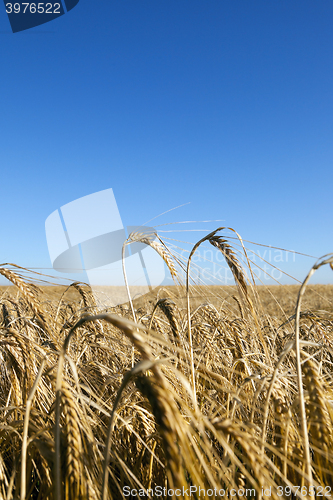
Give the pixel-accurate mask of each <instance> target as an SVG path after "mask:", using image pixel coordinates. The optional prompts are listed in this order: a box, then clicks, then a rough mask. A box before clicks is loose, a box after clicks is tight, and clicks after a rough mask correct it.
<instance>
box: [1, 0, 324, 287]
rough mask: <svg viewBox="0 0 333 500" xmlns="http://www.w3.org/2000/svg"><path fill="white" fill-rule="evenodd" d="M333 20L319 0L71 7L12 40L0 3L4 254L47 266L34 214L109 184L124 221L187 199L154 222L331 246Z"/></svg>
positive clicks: (147, 0)
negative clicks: (189, 222)
mask: <svg viewBox="0 0 333 500" xmlns="http://www.w3.org/2000/svg"><path fill="white" fill-rule="evenodd" d="M332 26H333V3H332V1H331V0H320V1H314V0H311V1H310V0H292V1H290V0H288V1H287V0H264V1H262V0H252V1H248V0H112V1H111V0H99V1H98V2H96V1H93V0H80V2H79V4H78V5H77V6H76V7H75V8H74V9H73V10H72V11H70V12H69V13H67V14H66V15H64V16H62V17H60V18H59V19H56V20H54V21H52V22H50V23H48V24H45V25H42V26H39V27H37V28H34V29H31V30H28V31H25V32H20V33H16V34H12V33H11V31H10V25H9V21H8V19H7V16H6V12H5V8H4V6H0V41H1V49H0V64H1V79H0V91H1V92H0V95H1V99H0V103H1V110H0V111H1V112H0V130H1V147H0V168H1V196H0V207H1V214H2V217H1V222H2V223H1V226H2V230H1V235H2V237H1V244H0V261H1V263H4V262H14V263H16V264H19V265H22V266H29V267H40V268H44V267H50V266H51V262H50V258H49V254H48V248H47V244H46V238H45V220H46V218H47V217H48V216H49V215H50V214H51V213H52V212H53V211H54V210H56V209H57V208H59V207H60V206H62V205H64V204H66V203H69V202H71V201H73V200H75V199H77V198H80V197H83V196H85V195H88V194H91V193H94V192H97V191H100V190H104V189H107V188H112V189H113V191H114V194H115V197H116V199H117V203H118V207H119V211H120V214H121V217H122V221H123V223H124V225H139V224H142V223H144V222H145V221H147V220H149V219H151V218H153V217H155V216H156V215H158V214H159V213H162V212H164V211H166V210H168V209H170V208H172V207H175V206H178V205H181V204H184V203H187V202H191V204H190V205H186V206H185V207H183V208H180V209H178V210H176V211H174V212H171V213H169V214H166V215H164V216H163V217H161V218H159V219H157V220H156V221H154V223H156V224H158V223H161V224H162V223H166V222H172V221H181V220H206V219H223V220H224V221H225V222H223V223H216V224H215V223H213V224H206V225H197V227H199V228H200V227H207V229H208V230H210V229H213V228H214V227H215V226H218V225H219V224H221V225H227V226H230V227H233V228H234V229H236V230H237V231H238V232H239V233H240V234H241V235H242V236H243V237H244V238H245V239H249V240H252V241H255V242H259V243H265V244H268V245H273V246H278V247H283V248H289V249H293V250H297V251H299V252H304V253H306V254H310V255H313V256H318V257H319V256H321V255H323V254H326V253H329V252H333V238H332V208H333V204H332V187H333V182H332V181H333V173H332V167H333V28H332ZM191 227H194V226H193V225H192V226H191ZM162 229H163V228H162ZM177 229H179V227H177ZM161 234H162V233H161ZM202 235H203V233H184V234H183V235H182V236H181V237H182V238H183V239H186V240H187V241H192V242H195V241H196V240H197V239H199V237H200V236H202ZM178 236H179V234H178ZM313 263H314V260H311V259H305V258H302V259H299V260H297V262H295V263H294V264H293V266H291V265H290V264H288V265H287V270H288V272H291V274H294V275H295V276H297V277H298V278H299V279H302V278H303V277H305V275H306V274H307V272H308V269H309V268H310V267H311V265H312V264H313ZM288 266H289V267H288ZM332 277H333V273H332V271H330V270H329V269H328V268H326V269H325V271H322V272H320V273H319V274H318V277H317V278H315V279H314V282H315V281H321V282H332Z"/></svg>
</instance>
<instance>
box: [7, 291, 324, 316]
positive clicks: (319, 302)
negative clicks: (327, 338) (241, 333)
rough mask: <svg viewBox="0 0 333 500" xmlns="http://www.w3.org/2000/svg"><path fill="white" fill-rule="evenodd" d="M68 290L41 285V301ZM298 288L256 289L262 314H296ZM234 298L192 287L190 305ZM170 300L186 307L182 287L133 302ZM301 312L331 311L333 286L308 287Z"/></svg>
mask: <svg viewBox="0 0 333 500" xmlns="http://www.w3.org/2000/svg"><path fill="white" fill-rule="evenodd" d="M114 288H115V292H114V293H115V295H117V289H121V292H122V293H125V292H124V289H123V288H121V287H114ZM66 289H67V287H65V286H44V287H41V290H42V292H43V293H42V297H43V300H46V301H47V300H55V301H57V300H59V299H60V297H61V296H62V294H63V293H64V292H65V290H66ZM299 289H300V285H271V286H265V287H264V286H258V287H256V291H257V293H258V296H259V298H260V303H261V305H262V307H263V311H262V312H264V313H265V314H268V315H274V316H278V317H281V316H285V315H287V316H290V315H292V314H294V312H295V305H296V300H297V295H298V292H299ZM131 292H132V297H135V296H136V295H137V294H141V293H142V290H141V288H140V287H132V288H131ZM3 293H9V294H10V295H12V296H15V295H17V293H18V291H17V288H15V287H14V286H7V287H6V286H1V287H0V294H3ZM234 295H236V296H239V294H238V290H237V287H236V286H205V287H195V289H194V290H193V289H192V290H191V304H192V307H197V306H198V305H200V304H201V303H202V302H203V301H204V300H205V301H207V302H209V303H211V304H213V305H214V306H215V307H217V308H220V307H228V308H230V309H231V310H234V311H236V310H237V305H236V302H235V300H234V299H233V298H232V297H233V296H234ZM165 297H169V298H171V299H174V300H176V301H177V303H178V304H179V305H181V306H182V307H186V295H185V290H184V288H182V287H177V286H166V287H156V288H154V290H153V291H152V292H150V293H148V294H145V295H143V296H142V297H140V298H138V299H134V304H135V306H136V307H137V308H142V307H146V306H147V304H149V303H150V304H153V303H155V302H156V300H157V298H165ZM65 300H66V301H69V302H71V301H73V302H76V303H79V302H80V300H81V296H80V294H79V293H78V292H77V290H75V288H70V289H69V290H68V291H67V292H66V294H65ZM302 304H303V306H302V309H303V310H307V309H309V310H315V311H320V310H322V311H328V312H333V285H309V286H308V287H307V289H306V292H305V294H304V296H303V300H302Z"/></svg>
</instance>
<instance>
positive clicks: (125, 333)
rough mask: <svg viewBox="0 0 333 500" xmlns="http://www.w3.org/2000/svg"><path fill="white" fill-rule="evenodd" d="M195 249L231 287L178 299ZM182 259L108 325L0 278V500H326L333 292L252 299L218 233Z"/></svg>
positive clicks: (198, 290)
mask: <svg viewBox="0 0 333 500" xmlns="http://www.w3.org/2000/svg"><path fill="white" fill-rule="evenodd" d="M220 229H221V228H220ZM134 237H135V241H137V240H138V239H140V234H139V235H138V234H137V233H136V234H135V236H134ZM144 239H145V240H146V241H144V242H145V243H146V244H149V245H151V246H153V247H154V248H155V250H156V251H157V252H158V253H159V254H160V256H161V258H163V260H164V262H165V263H166V264H167V265H168V267H169V270H170V272H171V274H172V275H173V277H174V278H177V274H178V272H179V271H178V270H177V267H176V264H177V259H175V258H174V256H173V254H172V252H170V251H169V250H168V247H167V246H165V245H162V243H161V242H158V243H154V244H153V245H152V242H151V240H149V238H147V237H146V236H145V237H144ZM204 240H205V241H206V242H207V241H208V242H209V243H210V244H211V245H213V246H214V247H215V248H217V250H218V251H220V252H222V254H223V255H224V257H225V259H226V262H227V264H228V266H229V268H230V270H231V272H232V274H233V277H234V281H235V285H234V286H230V287H219V286H209V287H208V286H196V285H195V284H190V281H189V275H190V261H191V257H192V255H193V253H194V252H195V251H196V249H197V248H198V246H199V245H200V244H201V243H202V242H203V241H204ZM142 241H143V238H142ZM192 252H193V253H191V254H190V256H189V259H188V262H187V263H186V265H187V270H186V272H187V274H186V277H187V283H186V282H185V283H181V282H179V283H178V284H175V285H174V286H170V287H160V288H156V289H155V290H153V291H152V292H150V294H149V295H147V296H144V297H141V298H139V299H137V300H134V301H132V300H129V301H128V303H126V304H123V305H120V306H117V307H114V308H111V309H110V308H109V309H108V310H105V308H104V309H103V307H101V306H100V304H98V303H97V302H96V300H95V297H94V294H93V293H92V291H91V289H90V288H89V286H88V285H86V284H83V283H77V282H76V283H72V284H71V285H69V286H66V287H61V286H53V287H52V286H38V285H36V276H32V277H31V276H30V277H28V275H27V274H26V273H25V271H26V270H23V269H22V268H19V267H15V266H13V265H8V266H2V267H1V268H0V273H1V275H2V276H3V277H5V278H7V280H8V282H9V283H10V284H11V286H8V287H2V288H1V294H0V297H1V300H0V306H1V310H0V321H1V330H0V335H1V338H0V357H1V365H0V366H1V379H2V380H1V382H2V383H1V386H0V398H1V402H0V411H1V416H0V498H1V499H3V500H10V499H21V500H24V499H49V500H62V499H66V500H67V499H70V500H79V499H101V500H106V499H114V500H117V499H123V498H130V499H133V498H138V497H142V498H194V499H198V498H214V499H219V498H227V497H235V498H244V497H246V498H268V497H270V498H274V499H278V498H291V497H296V496H297V497H299V498H310V497H312V498H313V496H314V495H315V496H321V497H323V496H326V497H327V498H329V497H330V496H331V495H332V488H333V449H332V444H333V406H332V404H333V378H332V362H333V336H332V334H333V301H332V292H333V286H332V285H309V284H308V283H307V279H306V280H305V282H304V283H303V285H293V286H269V287H260V286H255V284H254V283H253V282H251V279H249V278H248V273H247V274H246V273H245V270H244V268H243V266H241V264H240V260H239V258H238V255H237V252H236V251H235V250H234V249H233V247H232V246H231V245H230V244H229V243H228V241H227V240H226V238H224V237H221V236H217V231H215V232H213V233H210V234H209V235H208V236H206V237H205V238H204V239H203V240H200V242H198V243H197V244H196V245H195V246H194V247H193V251H192ZM325 264H327V269H328V272H329V271H330V269H329V265H331V266H332V257H331V256H326V257H324V258H323V259H322V260H321V261H320V262H319V263H318V264H317V268H319V267H320V266H322V265H325ZM315 269H316V268H314V269H313V271H311V273H312V272H314V270H315ZM311 273H310V274H311ZM33 281H34V283H33ZM179 281H180V280H179Z"/></svg>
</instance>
